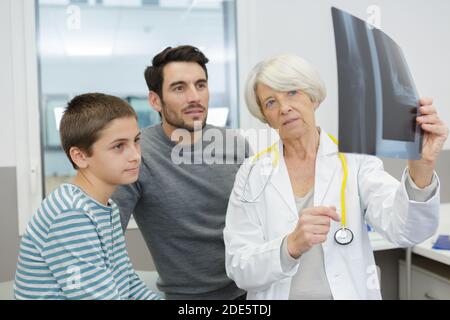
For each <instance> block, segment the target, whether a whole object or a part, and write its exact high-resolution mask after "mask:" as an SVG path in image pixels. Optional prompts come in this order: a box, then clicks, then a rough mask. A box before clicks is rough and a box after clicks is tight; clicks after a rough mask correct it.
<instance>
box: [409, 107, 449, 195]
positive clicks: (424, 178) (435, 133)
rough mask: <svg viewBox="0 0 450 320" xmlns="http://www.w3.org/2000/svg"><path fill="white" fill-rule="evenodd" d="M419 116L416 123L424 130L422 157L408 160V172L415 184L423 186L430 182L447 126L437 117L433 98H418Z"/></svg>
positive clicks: (446, 133) (445, 138)
mask: <svg viewBox="0 0 450 320" xmlns="http://www.w3.org/2000/svg"><path fill="white" fill-rule="evenodd" d="M419 102H420V108H419V112H420V114H421V115H420V116H418V117H417V123H418V124H420V126H421V128H422V129H423V131H424V136H423V144H422V159H420V160H410V161H409V162H408V167H409V173H410V175H411V178H412V180H413V181H414V182H415V184H416V185H417V186H418V187H420V188H424V187H426V186H428V185H429V184H430V183H431V179H432V177H433V172H434V168H435V166H436V161H437V158H438V156H439V153H440V152H441V151H442V148H443V146H444V143H445V140H447V138H448V131H449V130H448V127H447V125H446V124H445V123H444V122H443V121H442V120H441V119H440V118H439V116H438V114H437V111H436V107H434V106H433V99H431V98H422V99H420V101H419Z"/></svg>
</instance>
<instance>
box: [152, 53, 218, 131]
mask: <svg viewBox="0 0 450 320" xmlns="http://www.w3.org/2000/svg"><path fill="white" fill-rule="evenodd" d="M163 77H164V83H163V87H162V99H161V108H162V110H161V112H162V114H163V121H165V122H167V123H168V124H169V125H171V126H172V127H174V129H178V128H183V129H186V130H189V131H191V132H192V131H194V129H202V128H203V127H204V126H205V124H206V118H207V116H208V102H209V89H208V81H207V79H206V74H205V71H204V70H203V68H202V67H201V66H200V65H199V64H197V63H195V62H171V63H169V64H167V65H166V66H165V67H164V70H163Z"/></svg>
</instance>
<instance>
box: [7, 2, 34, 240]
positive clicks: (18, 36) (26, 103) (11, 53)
mask: <svg viewBox="0 0 450 320" xmlns="http://www.w3.org/2000/svg"><path fill="white" fill-rule="evenodd" d="M34 15H35V11H34V1H30V0H2V1H0V43H1V44H2V47H1V49H0V70H1V71H0V84H1V86H0V101H1V102H2V104H1V106H0V133H1V134H2V135H1V137H2V138H3V142H2V148H1V150H2V152H1V156H0V167H6V166H9V167H15V168H16V172H17V195H18V200H17V208H18V211H19V228H20V229H21V231H22V232H23V231H24V229H25V226H26V223H27V222H28V219H29V217H30V216H31V214H32V213H33V212H35V211H36V208H37V206H38V205H39V203H40V200H41V192H42V191H41V190H42V188H41V161H40V160H41V159H40V141H39V135H40V134H39V103H38V102H39V96H38V82H37V52H36V39H35V27H34V24H35V16H34ZM0 183H1V182H0ZM2 187H5V186H4V185H2ZM0 210H1V209H0ZM0 212H1V211H0ZM1 213H2V214H3V212H1Z"/></svg>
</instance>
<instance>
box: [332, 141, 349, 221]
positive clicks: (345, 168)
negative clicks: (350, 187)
mask: <svg viewBox="0 0 450 320" xmlns="http://www.w3.org/2000/svg"><path fill="white" fill-rule="evenodd" d="M328 136H329V137H330V139H331V140H333V142H334V143H335V144H337V145H338V144H339V142H338V140H337V139H336V138H335V137H333V136H332V135H331V134H328ZM338 156H339V159H341V163H342V170H343V171H344V177H343V178H342V186H341V211H342V212H341V226H342V227H343V228H344V227H346V225H347V222H346V214H345V187H346V186H347V176H348V168H347V161H346V160H345V156H344V154H343V153H341V152H338Z"/></svg>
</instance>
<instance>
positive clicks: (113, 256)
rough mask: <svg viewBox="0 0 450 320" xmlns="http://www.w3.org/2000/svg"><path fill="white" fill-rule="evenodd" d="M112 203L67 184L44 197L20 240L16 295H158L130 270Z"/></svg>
mask: <svg viewBox="0 0 450 320" xmlns="http://www.w3.org/2000/svg"><path fill="white" fill-rule="evenodd" d="M110 204H111V205H110V206H103V205H101V204H99V203H98V202H96V201H95V200H93V199H92V198H90V197H88V196H87V195H86V194H85V193H83V191H81V190H80V189H79V188H78V187H77V186H75V185H71V184H63V185H61V186H60V187H59V188H58V189H56V190H55V191H53V192H52V193H51V194H50V195H49V196H48V197H47V198H46V199H44V201H43V202H42V204H41V207H40V208H39V210H38V212H37V213H36V214H35V215H34V216H33V218H32V219H31V221H30V223H29V224H28V227H27V230H26V233H25V235H24V236H23V238H22V241H21V245H20V253H19V261H18V264H17V272H16V279H15V285H14V294H15V297H16V299H139V300H153V299H160V297H159V296H158V295H157V294H155V293H154V292H152V291H150V290H149V289H147V287H146V286H145V284H144V283H143V282H142V281H141V280H140V279H139V277H138V276H137V274H136V273H135V272H134V270H133V268H132V266H131V262H130V259H129V257H128V254H127V251H126V248H125V240H124V236H123V232H122V227H121V224H120V215H119V210H118V208H117V206H116V205H115V204H114V203H113V202H111V203H110Z"/></svg>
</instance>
